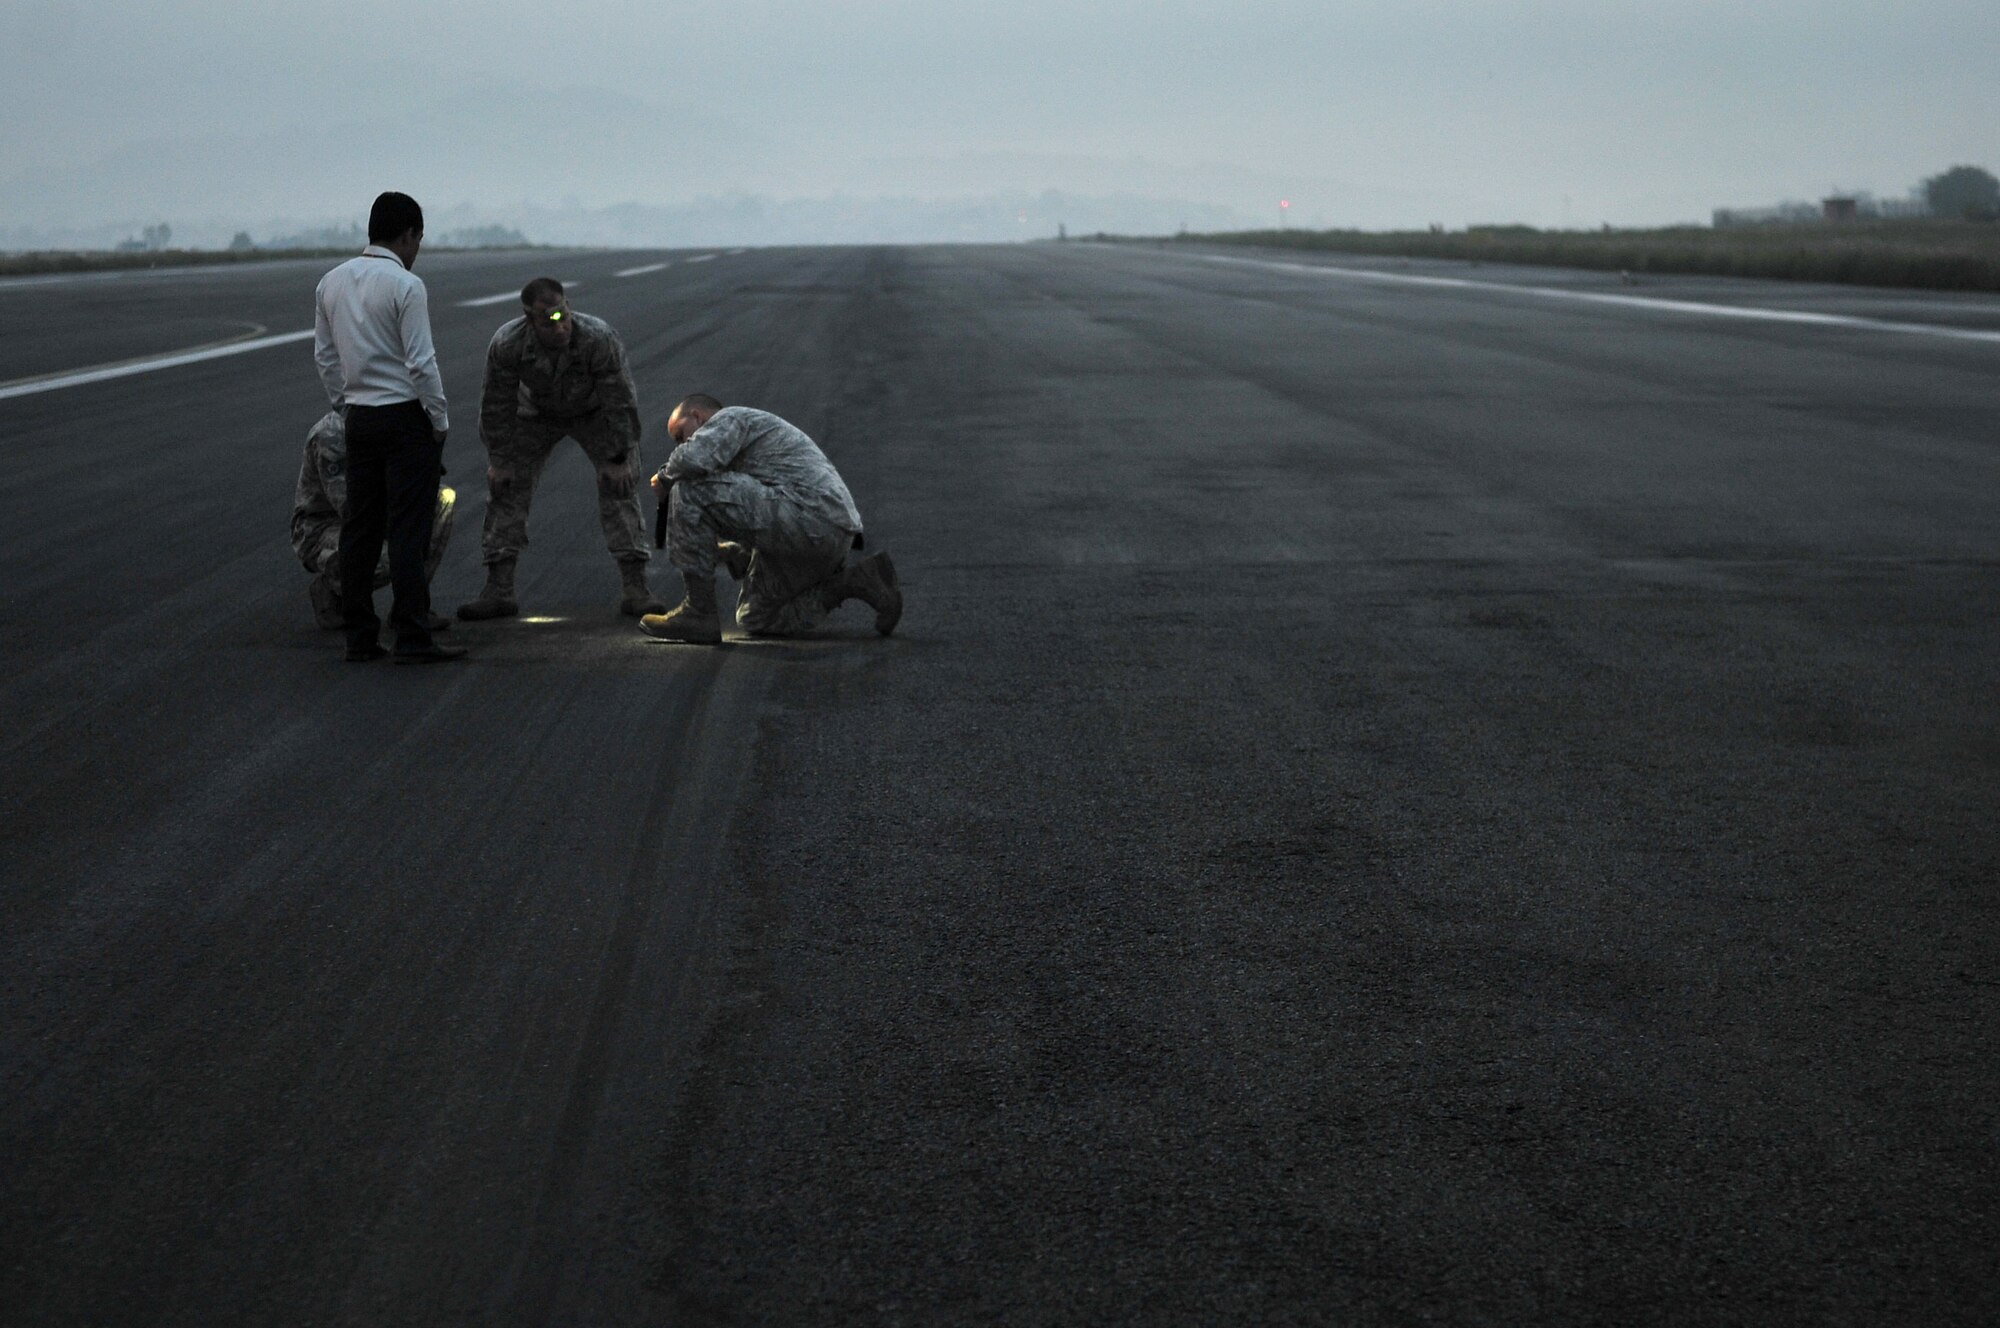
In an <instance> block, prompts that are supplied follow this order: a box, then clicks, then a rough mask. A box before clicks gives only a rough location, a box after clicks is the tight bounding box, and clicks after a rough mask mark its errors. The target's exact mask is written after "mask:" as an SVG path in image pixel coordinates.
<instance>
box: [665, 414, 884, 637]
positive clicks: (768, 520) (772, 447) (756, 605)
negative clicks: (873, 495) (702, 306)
mask: <svg viewBox="0 0 2000 1328" xmlns="http://www.w3.org/2000/svg"><path fill="white" fill-rule="evenodd" d="M667 432H668V433H670V434H672V435H673V439H674V441H675V442H676V443H677V444H679V446H677V447H675V448H674V450H673V453H672V455H670V456H669V457H668V458H667V464H666V465H665V466H663V467H661V468H660V473H659V474H657V475H655V476H654V477H653V487H654V488H655V489H659V490H661V491H662V494H661V497H662V499H663V501H665V502H666V503H667V505H668V506H667V532H668V545H669V550H668V552H669V556H670V557H671V558H672V559H673V564H674V566H675V567H678V568H679V569H680V573H681V580H682V581H683V582H684V583H685V584H686V586H687V598H686V599H684V600H682V601H681V603H680V605H679V606H678V607H676V608H675V609H674V611H673V612H671V613H665V614H647V615H646V616H645V617H643V618H641V619H640V620H639V626H640V628H641V629H642V630H644V631H645V632H646V634H647V635H649V636H657V637H660V638H662V639H663V640H667V641H693V642H699V643H702V644H706V645H713V644H715V643H717V642H719V641H721V640H722V617H721V613H720V611H719V610H718V609H717V608H716V604H715V564H716V563H717V561H718V560H720V561H721V562H723V563H724V565H726V566H727V567H728V568H729V574H730V575H731V576H732V577H734V578H735V579H736V581H737V583H738V585H739V588H740V589H739V594H738V598H737V603H736V621H737V623H738V624H739V625H740V626H741V627H743V629H744V630H745V631H748V632H749V633H750V634H751V635H753V636H798V635H800V634H801V633H804V632H808V631H811V630H812V629H813V628H814V627H816V626H818V625H819V623H820V621H821V620H822V619H823V618H825V617H826V615H827V614H828V613H829V612H831V611H832V610H833V609H834V608H836V607H837V606H839V605H840V604H842V603H844V602H845V601H847V600H850V599H858V600H861V601H863V602H864V603H866V604H867V605H868V606H869V607H870V608H872V609H874V610H875V630H876V631H878V632H880V633H881V634H882V635H884V636H887V635H889V633H891V632H893V631H895V630H896V622H897V620H898V619H899V618H901V617H902V615H903V592H902V590H901V589H900V588H899V587H898V586H897V583H896V565H895V564H894V563H892V562H891V561H889V555H888V554H886V553H878V554H874V555H872V556H871V557H867V558H863V559H860V560H859V561H857V562H854V563H851V564H850V563H849V562H848V561H847V553H848V550H849V549H853V548H858V547H860V545H861V514H860V512H858V511H857V510H855V506H854V499H853V497H852V496H851V495H849V493H848V492H847V485H846V484H845V483H844V482H842V480H841V478H840V472H839V471H837V470H835V469H834V468H833V463H832V462H831V461H828V460H827V459H826V454H825V453H824V452H822V451H820V450H819V447H818V446H817V445H816V444H815V443H814V442H813V440H812V439H810V438H808V437H806V435H805V434H804V433H802V432H801V431H799V430H798V429H796V428H794V427H793V426H792V425H790V424H788V423H786V422H785V421H784V420H781V419H779V418H778V417H777V416H776V415H772V414H770V413H768V412H766V411H761V410H751V409H749V408H748V407H746V406H729V407H724V406H723V404H722V403H721V402H719V401H717V400H716V399H715V398H714V397H711V396H707V395H704V394H701V393H696V394H695V395H693V396H690V397H688V398H686V399H685V400H683V401H682V402H681V403H680V405H678V406H676V407H674V413H673V415H672V417H671V418H669V419H668V421H667ZM669 485H671V486H672V492H671V493H670V494H669V493H667V492H666V488H667V486H669Z"/></svg>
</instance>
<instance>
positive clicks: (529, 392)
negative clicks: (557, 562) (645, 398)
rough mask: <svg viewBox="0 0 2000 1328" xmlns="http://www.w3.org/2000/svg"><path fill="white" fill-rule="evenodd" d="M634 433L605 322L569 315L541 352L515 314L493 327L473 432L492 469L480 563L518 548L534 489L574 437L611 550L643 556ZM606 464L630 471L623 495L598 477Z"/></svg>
mask: <svg viewBox="0 0 2000 1328" xmlns="http://www.w3.org/2000/svg"><path fill="white" fill-rule="evenodd" d="M639 434H640V424H639V406H638V398H637V394H636V392H635V391H634V389H633V387H632V375H631V373H630V372H629V371H628V370H627V369H626V366H625V346H624V343H623V342H621V341H620V340H619V339H618V334H617V333H616V332H614V331H612V329H611V325H610V324H608V323H606V322H605V321H604V320H603V319H601V318H593V317H592V316H591V315H589V314H579V313H572V314H571V315H570V334H569V342H568V344H567V345H565V346H564V347H562V348H561V349H560V350H556V351H551V350H549V349H548V348H546V347H544V346H543V345H542V344H541V343H540V342H539V341H537V340H536V338H535V334H534V330H533V329H532V328H531V327H530V326H529V324H528V320H527V318H526V317H525V316H524V317H519V318H514V319H511V320H509V321H508V322H506V323H503V324H502V325H501V327H500V330H499V331H498V332H495V333H494V334H493V340H492V341H491V342H490V343H488V345H487V347H486V376H485V379H484V381H483V382H482V383H481V386H480V398H479V436H480V439H481V441H483V442H484V443H485V444H486V455H487V459H488V465H489V467H490V468H491V470H492V471H493V472H494V476H493V477H492V479H491V483H490V484H489V487H488V496H487V505H486V527H485V532H484V536H483V538H482V541H481V543H482V545H483V554H484V557H485V560H486V561H487V562H488V563H495V562H501V561H504V560H506V559H509V558H515V557H518V556H519V555H520V552H521V550H522V549H524V548H526V547H527V544H528V511H529V509H530V507H531V506H532V505H533V503H534V497H535V486H536V484H537V483H538V482H539V481H540V479H541V474H542V467H543V466H544V465H546V464H547V463H548V459H549V453H550V452H552V451H553V450H554V449H555V446H556V444H557V443H559V442H561V441H562V440H563V439H564V438H574V439H575V440H576V441H577V444H578V445H579V446H581V447H582V448H583V451H584V454H585V455H586V456H588V457H589V458H590V460H591V464H592V465H594V466H595V467H596V468H597V515H598V521H599V523H600V524H601V525H602V526H603V527H604V544H605V547H606V548H607V549H608V550H610V552H611V556H612V557H613V558H616V559H617V560H618V561H619V562H645V561H647V560H649V559H650V558H651V557H652V549H651V548H650V546H649V541H648V540H647V539H646V521H645V517H644V516H643V515H642V514H641V512H640V510H639V494H638V485H637V483H636V481H637V479H638V478H639V476H640V474H641V470H640V460H639ZM615 470H625V471H628V472H629V474H630V475H631V476H632V478H633V480H634V481H635V482H634V484H633V487H632V491H631V492H630V493H628V494H625V495H623V496H621V495H619V494H618V493H617V492H616V489H615V487H614V486H613V484H612V483H611V482H610V480H609V479H608V478H607V474H606V472H607V471H615Z"/></svg>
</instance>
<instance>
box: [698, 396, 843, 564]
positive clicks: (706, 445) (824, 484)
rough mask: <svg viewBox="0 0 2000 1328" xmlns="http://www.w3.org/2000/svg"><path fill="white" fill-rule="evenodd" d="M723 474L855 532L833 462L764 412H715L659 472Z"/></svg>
mask: <svg viewBox="0 0 2000 1328" xmlns="http://www.w3.org/2000/svg"><path fill="white" fill-rule="evenodd" d="M725 471H728V472H731V473H735V474H740V475H749V476H751V477H752V478H754V479H757V480H759V481H760V482H762V483H763V485H764V486H765V487H766V488H769V489H772V490H774V491H775V492H777V493H778V494H780V495H781V496H783V497H784V498H785V499H786V500H787V501H789V502H790V503H791V504H792V505H793V506H795V507H797V508H799V509H800V510H801V511H804V512H807V513H810V514H812V515H813V516H816V517H818V518H819V520H820V521H821V522H822V523H823V524H825V525H829V526H837V527H839V528H840V529H842V530H845V531H847V532H848V533H849V534H852V535H859V534H860V533H861V513H860V511H859V510H858V509H857V508H856V507H855V506H854V498H853V496H852V495H851V494H849V493H848V492H847V484H846V483H845V482H844V481H843V480H842V479H841V478H840V472H839V471H837V470H835V469H834V468H833V462H831V461H829V460H827V458H826V453H824V452H822V451H820V449H819V445H818V444H817V443H815V442H813V440H812V439H810V438H808V437H807V436H806V435H805V432H804V431H803V430H801V429H799V428H798V427H796V426H795V425H792V424H790V423H788V422H787V421H785V420H782V419H780V418H778V417H777V416H776V415H773V414H771V413H770V412H769V411H763V410H752V409H751V408H750V407H748V406H725V407H724V408H723V409H721V410H718V411H716V412H715V414H713V415H711V416H710V417H709V419H708V422H707V423H706V424H704V425H702V426H701V427H700V428H699V429H696V430H695V431H694V433H693V435H692V436H691V437H689V438H688V440H687V441H686V442H684V443H682V444H681V445H680V446H679V447H676V448H675V449H674V450H673V453H672V454H671V455H670V456H668V457H667V464H666V466H665V467H664V468H663V471H662V473H663V474H665V475H666V476H667V478H669V479H672V480H682V479H694V478H699V477H702V476H705V475H717V474H721V473H723V472H725Z"/></svg>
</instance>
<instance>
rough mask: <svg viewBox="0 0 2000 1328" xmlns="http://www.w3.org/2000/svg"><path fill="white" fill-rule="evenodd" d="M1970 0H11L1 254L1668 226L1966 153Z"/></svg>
mask: <svg viewBox="0 0 2000 1328" xmlns="http://www.w3.org/2000/svg"><path fill="white" fill-rule="evenodd" d="M1995 50H2000V6H1995V5H1993V4H1991V3H1990V0H1988V2H1987V3H1972V2H1971V0H1916V2H1915V3H1910V4H1906V5H1902V6H1897V7H1889V6H1883V5H1880V4H1863V3H1856V2H1854V0H1830V2H1825V3H1804V2H1803V0H1778V2H1774V3H1762V4H1757V3H1752V4H1743V5H1725V4H1721V3H1716V2H1714V0H1649V2H1645V3H1638V4H1634V5H1630V6H1622V7H1610V6H1604V5H1602V4H1601V3H1585V2H1584V0H1461V2H1460V3H1455V4H1447V3H1436V2H1428V0H1415V2H1414V3H1413V2H1411V0H1396V2H1391V0H1353V3H1350V4H1348V5H1346V6H1343V7H1340V8H1338V9H1334V8H1333V7H1330V6H1326V5H1324V4H1317V3H1304V2H1302V0H1243V2H1242V3H1236V4H1225V5H1202V4H1193V3H1174V2H1173V0H1155V2H1154V3H1146V4H1141V3H1137V2H1136V0H1115V2H1109V3H1084V4H1059V3H1054V2H1053V0H1017V2H1016V3H1012V4H1008V5H1005V6H999V5H966V6H963V7H944V6H932V5H921V4H916V3H912V2H911V0H849V2H846V3H842V2H841V0H827V2H826V3H819V4H810V3H804V2H802V0H763V2H762V3H757V2H756V0H735V2H733V3H723V2H722V0H665V2H664V3H658V4H643V3H638V2H637V0H573V2H572V3H569V4H566V5H562V6H557V5H553V4H547V3H531V2H530V0H493V2H492V3H483V4H466V3H452V2H446V3H439V4H434V5H429V6H399V5H390V4H384V3H381V2H380V0H354V2H353V3H349V4H346V5H342V6H339V7H337V8H335V7H308V6H303V5H295V4H288V3H282V2H280V3H278V4H275V5H265V4H253V3H248V2H247V0H194V2H193V3H189V4H185V5H180V6H173V7H162V6H155V5H140V4H136V3H132V0H103V2H102V3H97V4H93V5H83V4H79V3H73V2H72V0H9V2H8V4H7V6H6V7H5V9H4V12H0V73H4V75H5V77H4V80H0V188H4V191H5V192H4V195H0V196H4V198H5V200H6V201H5V203H4V204H0V248H32V247H38V246H47V247H56V246H61V245H83V244H91V245H96V244H111V243H115V242H116V241H117V240H118V239H120V238H123V237H124V236H126V235H130V234H136V233H137V231H138V229H139V228H140V227H141V226H142V225H146V224H151V223H155V222H167V223H169V224H171V225H172V226H173V228H174V234H175V238H176V240H177V241H182V242H187V243H193V244H198V245H212V244H220V243H225V242H226V241H227V240H228V238H229V236H230V235H231V234H233V233H234V232H235V231H237V230H247V231H249V232H250V233H251V234H252V235H253V236H254V237H255V238H256V239H258V240H259V241H260V242H262V241H266V240H268V239H270V238H272V237H273V236H275V235H279V234H283V233H287V230H288V228H289V229H290V230H304V229H310V228H315V227H324V226H328V225H346V224H349V223H352V222H357V221H360V220H362V219H363V218H364V217H365V214H366V210H367V204H368V201H369V199H371V198H372V197H373V196H374V194H375V193H376V192H378V191H379V190H381V189H385V188H396V189H403V190H406V191H408V192H409V193H411V194H414V195H415V196H416V197H417V198H418V199H419V200H420V201H421V202H422V203H423V204H424V206H425V208H426V211H427V213H428V214H429V216H430V218H431V229H432V230H433V231H434V232H436V231H440V230H442V229H446V228H448V227H451V226H476V225H505V226H511V227H515V228H518V229H520V230H522V231H523V232H525V233H526V234H527V235H528V237H529V238H530V239H533V240H536V241H541V242H549V243H594V244H675V243H695V244H704V243H726V242H731V241H740V242H744V243H760V242H762V243H777V242H812V241H834V242H840V241H864V240H952V239H1007V238H1033V237H1037V236H1042V235H1047V234H1052V233H1053V232H1054V230H1055V227H1056V226H1057V225H1058V224H1059V223H1061V224H1067V225H1068V227H1069V228H1070V230H1071V231H1072V232H1082V231H1088V230H1098V229H1110V230H1122V231H1136V232H1166V231H1171V230H1174V229H1177V228H1179V227H1181V226H1186V227H1188V228H1190V229H1194V230H1203V229H1235V228H1243V227H1251V226H1269V225H1274V224H1276V223H1277V220H1278V216H1279V212H1278V202H1279V200H1280V199H1281V198H1285V199H1289V200H1290V201H1291V209H1290V212H1289V219H1290V222H1291V224H1293V225H1297V226H1310V227H1329V226H1353V227H1362V228H1369V229H1385V228H1391V227H1421V226H1425V225H1429V224H1433V223H1437V224H1443V225H1447V226H1451V227H1460V226H1464V225H1467V224H1471V223H1509V222H1518V223H1524V224H1529V225H1536V226H1545V227H1557V226H1596V225H1599V224H1601V223H1609V224H1612V225H1620V226H1624V225H1665V224H1671V223H1675V222H1705V221H1706V220H1707V218H1708V216H1709V214H1710V212H1711V210H1712V209H1714V208H1717V207H1728V206H1757V205H1760V204H1768V203H1775V202H1778V201H1780V200H1781V199H1794V198H1804V199H1811V198H1818V197H1820V196H1822V195H1824V194H1825V193H1827V192H1829V191H1831V190H1833V189H1836V188H1838V189H1847V190H1866V191H1871V192H1874V193H1876V194H1878V195H1881V196H1899V195H1902V194H1903V193H1905V192H1906V191H1907V190H1909V189H1910V188H1911V187H1912V186H1913V185H1915V184H1917V183H1918V182H1919V181H1920V180H1921V179H1922V178H1923V177H1925V176H1927V175H1932V174H1935V173H1937V172H1939V171H1942V170H1944V169H1945V168H1947V167H1949V166H1951V165H1955V164H1961V163H1966V164H1974V165H1983V166H1986V167H1988V168H1993V167H1994V166H1996V165H2000V151H1996V134H1995V132H1994V128H1993V125H1994V120H1993V116H1992V113H1991V109H1990V95H1991V94H1990V87H1991V78H1992V75H1991V71H1990V67H1989V65H1990V57H1991V55H1992V53H1993V52H1994V51H1995Z"/></svg>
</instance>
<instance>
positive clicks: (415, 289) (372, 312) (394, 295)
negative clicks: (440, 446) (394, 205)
mask: <svg viewBox="0 0 2000 1328" xmlns="http://www.w3.org/2000/svg"><path fill="white" fill-rule="evenodd" d="M313 359H314V360H315V361H317V362H318V364H319V376H320V381H321V382H323V383H324V384H326V395H327V399H328V400H329V401H331V402H332V403H333V405H334V409H336V410H338V409H339V408H340V407H342V406H393V405H395V404H396V403H397V402H399V401H421V402H423V403H424V413H425V414H427V415H429V416H430V417H431V426H432V427H433V428H435V429H436V430H437V431H438V432H440V433H442V432H444V431H445V430H446V429H448V428H450V427H451V420H450V417H449V416H448V415H446V413H445V406H444V379H443V378H442V377H441V376H440V375H439V374H438V365H437V348H436V347H435V346H434V345H432V344H431V311H430V297H429V296H428V295H426V294H425V293H424V283H423V279H422V278H420V277H418V276H417V274H416V273H414V272H412V271H410V270H409V269H408V268H406V267H404V266H403V260H402V259H400V258H398V257H396V255H395V254H393V253H391V252H390V251H389V250H387V249H384V248H383V247H382V246H381V245H379V244H371V245H369V246H368V247H367V248H366V249H363V250H362V251H361V256H360V257H359V258H350V259H348V260H347V261H346V262H345V263H342V264H341V265H340V266H339V267H337V268H335V269H333V271H331V272H329V273H327V274H326V275H325V276H323V277H321V278H320V280H319V289H318V290H317V291H315V292H314V293H313Z"/></svg>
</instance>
